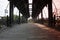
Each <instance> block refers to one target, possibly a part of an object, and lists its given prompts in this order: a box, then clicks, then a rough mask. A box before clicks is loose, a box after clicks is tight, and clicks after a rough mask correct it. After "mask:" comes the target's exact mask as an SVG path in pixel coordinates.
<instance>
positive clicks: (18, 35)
mask: <svg viewBox="0 0 60 40" xmlns="http://www.w3.org/2000/svg"><path fill="white" fill-rule="evenodd" d="M59 34H60V32H58V31H56V30H54V29H50V28H47V27H46V26H44V25H41V24H40V25H39V24H36V23H35V24H34V23H28V24H21V25H15V26H14V27H12V28H11V29H8V30H6V31H4V32H2V33H0V40H60V35H59Z"/></svg>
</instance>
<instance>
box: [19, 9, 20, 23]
mask: <svg viewBox="0 0 60 40" xmlns="http://www.w3.org/2000/svg"><path fill="white" fill-rule="evenodd" d="M19 24H20V10H19Z"/></svg>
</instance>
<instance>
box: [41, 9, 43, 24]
mask: <svg viewBox="0 0 60 40" xmlns="http://www.w3.org/2000/svg"><path fill="white" fill-rule="evenodd" d="M41 23H42V24H43V13H42V10H41Z"/></svg>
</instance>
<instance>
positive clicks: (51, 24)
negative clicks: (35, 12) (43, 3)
mask: <svg viewBox="0 0 60 40" xmlns="http://www.w3.org/2000/svg"><path fill="white" fill-rule="evenodd" d="M48 13H49V14H48V17H49V26H53V13H52V0H49V2H48Z"/></svg>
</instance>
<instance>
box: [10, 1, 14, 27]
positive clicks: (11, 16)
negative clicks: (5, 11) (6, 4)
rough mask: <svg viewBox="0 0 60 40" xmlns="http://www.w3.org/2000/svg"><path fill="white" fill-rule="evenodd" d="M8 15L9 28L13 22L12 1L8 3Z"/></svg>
mask: <svg viewBox="0 0 60 40" xmlns="http://www.w3.org/2000/svg"><path fill="white" fill-rule="evenodd" d="M9 14H10V15H9V16H10V26H11V24H12V22H13V2H12V1H10V13H9Z"/></svg>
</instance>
